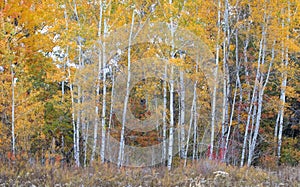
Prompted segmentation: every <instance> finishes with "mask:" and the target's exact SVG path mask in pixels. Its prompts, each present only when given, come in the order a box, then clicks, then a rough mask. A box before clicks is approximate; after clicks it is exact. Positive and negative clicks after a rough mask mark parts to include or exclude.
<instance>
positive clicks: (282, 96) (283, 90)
mask: <svg viewBox="0 0 300 187" xmlns="http://www.w3.org/2000/svg"><path fill="white" fill-rule="evenodd" d="M290 16H291V15H290V1H288V20H287V22H288V24H289V23H290ZM282 26H283V27H284V23H283V25H282ZM288 39H289V35H287V40H288ZM288 64H289V49H288V47H286V48H285V59H284V60H283V62H282V66H283V67H284V71H283V72H282V83H281V91H280V101H281V102H280V110H279V115H280V117H279V132H278V149H277V160H278V163H279V162H280V157H281V145H282V131H283V117H284V106H285V93H286V86H287V67H288Z"/></svg>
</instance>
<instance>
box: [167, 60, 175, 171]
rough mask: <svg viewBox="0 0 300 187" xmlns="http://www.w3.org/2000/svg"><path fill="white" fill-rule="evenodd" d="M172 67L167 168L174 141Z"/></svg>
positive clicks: (170, 162) (170, 160)
mask: <svg viewBox="0 0 300 187" xmlns="http://www.w3.org/2000/svg"><path fill="white" fill-rule="evenodd" d="M173 74H174V67H173V65H172V66H171V75H170V134H169V147H168V169H169V170H171V168H172V160H173V143H174V129H173V128H174V106H173V102H174V98H173V96H174V80H173Z"/></svg>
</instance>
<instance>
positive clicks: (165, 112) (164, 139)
mask: <svg viewBox="0 0 300 187" xmlns="http://www.w3.org/2000/svg"><path fill="white" fill-rule="evenodd" d="M167 68H168V66H167V64H166V65H165V74H164V82H163V100H164V101H163V102H164V106H163V107H164V108H163V150H162V161H163V162H165V159H166V155H167V122H166V118H167V81H166V80H167Z"/></svg>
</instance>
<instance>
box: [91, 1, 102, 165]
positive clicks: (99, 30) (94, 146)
mask: <svg viewBox="0 0 300 187" xmlns="http://www.w3.org/2000/svg"><path fill="white" fill-rule="evenodd" d="M99 4H100V10H99V23H98V38H99V42H101V26H102V15H103V5H102V0H100V1H99ZM101 54H102V53H101V50H100V49H99V55H98V81H97V87H96V103H95V119H94V136H93V147H92V154H91V162H93V161H94V159H95V154H96V148H97V139H98V124H99V117H98V116H99V106H98V105H99V96H100V72H101V68H102V65H101V62H102V60H101Z"/></svg>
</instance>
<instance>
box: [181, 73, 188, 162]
mask: <svg viewBox="0 0 300 187" xmlns="http://www.w3.org/2000/svg"><path fill="white" fill-rule="evenodd" d="M183 74H184V72H183V70H181V71H180V142H181V143H180V144H181V147H180V151H181V158H186V156H187V155H186V151H185V127H184V126H185V124H184V120H185V87H184V78H183Z"/></svg>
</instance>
